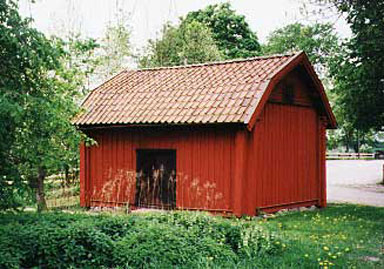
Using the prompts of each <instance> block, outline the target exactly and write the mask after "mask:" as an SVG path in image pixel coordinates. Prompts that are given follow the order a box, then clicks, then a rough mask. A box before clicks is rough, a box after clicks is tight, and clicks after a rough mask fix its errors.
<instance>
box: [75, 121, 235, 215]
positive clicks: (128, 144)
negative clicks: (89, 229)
mask: <svg viewBox="0 0 384 269" xmlns="http://www.w3.org/2000/svg"><path fill="white" fill-rule="evenodd" d="M232 133H233V132H231V131H228V128H188V129H183V128H176V129H172V128H156V129H153V128H149V129H148V128H147V129H132V128H131V129H130V128H124V129H123V128H121V129H105V130H98V131H92V136H93V137H94V138H95V139H96V141H97V142H98V146H92V147H90V148H86V149H85V151H88V156H89V161H88V162H87V165H86V166H87V168H88V170H87V171H88V175H87V176H85V175H83V176H84V177H85V178H86V180H85V181H86V182H87V183H86V184H83V185H85V186H84V187H83V188H82V189H84V190H85V191H84V192H82V193H84V194H85V195H83V196H85V197H83V198H82V199H81V200H82V201H83V205H84V206H98V205H100V206H108V205H110V206H115V205H119V204H120V205H121V204H122V203H127V202H130V203H131V204H133V203H134V194H135V185H136V149H175V150H176V162H177V163H176V170H177V171H176V173H177V183H176V189H177V192H176V201H177V207H178V208H190V209H211V210H218V211H229V210H230V209H231V206H232V195H231V178H232V176H233V175H232V171H231V167H232V165H233V164H232V162H233V158H232V157H231V156H232V151H233V147H234V144H233V135H232ZM83 151H84V150H83ZM82 156H85V154H84V153H83V154H82Z"/></svg>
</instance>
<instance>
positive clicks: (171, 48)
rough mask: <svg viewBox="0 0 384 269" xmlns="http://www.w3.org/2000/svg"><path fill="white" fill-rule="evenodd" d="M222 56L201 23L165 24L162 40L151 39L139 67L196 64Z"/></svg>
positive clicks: (218, 58) (209, 33)
mask: <svg viewBox="0 0 384 269" xmlns="http://www.w3.org/2000/svg"><path fill="white" fill-rule="evenodd" d="M221 58H222V55H221V53H220V51H219V49H218V48H217V46H216V44H215V41H214V40H213V38H212V34H211V31H210V30H209V28H208V27H206V26H205V25H204V24H202V23H200V22H197V21H192V22H190V23H182V24H180V25H178V26H172V25H171V24H169V23H167V24H166V25H164V27H163V30H162V36H161V38H159V39H157V40H150V41H149V44H148V48H147V53H146V55H145V56H144V57H142V58H141V59H140V60H139V65H140V66H141V67H153V66H172V65H183V64H195V63H202V62H208V61H214V60H220V59H221Z"/></svg>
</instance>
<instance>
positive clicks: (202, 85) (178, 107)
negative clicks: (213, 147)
mask: <svg viewBox="0 0 384 269" xmlns="http://www.w3.org/2000/svg"><path fill="white" fill-rule="evenodd" d="M297 55H298V54H294V55H278V56H270V57H256V58H250V59H244V60H232V61H224V62H215V63H206V64H196V65H186V66H177V67H160V68H151V69H141V70H125V71H122V72H121V73H119V74H118V75H116V76H114V77H113V78H111V79H110V80H108V81H106V82H105V83H103V84H102V85H101V86H99V87H97V88H96V89H94V90H93V91H92V92H91V93H90V94H89V95H88V96H87V98H86V99H85V100H84V102H83V104H82V107H83V108H84V111H83V112H82V113H81V114H80V115H78V116H77V117H76V118H75V119H74V121H73V123H74V124H76V125H79V126H81V125H99V124H102V125H108V124H160V123H166V124H191V123H200V124H209V123H245V124H247V123H248V121H249V120H250V115H252V114H253V112H254V110H255V107H256V106H257V105H258V103H259V100H260V98H261V96H262V95H263V91H265V89H266V87H265V84H267V83H268V81H269V80H270V79H271V77H272V76H274V75H275V74H276V72H278V71H279V70H281V68H282V67H284V66H285V65H287V64H288V63H289V62H290V61H292V60H293V59H294V58H295V57H297Z"/></svg>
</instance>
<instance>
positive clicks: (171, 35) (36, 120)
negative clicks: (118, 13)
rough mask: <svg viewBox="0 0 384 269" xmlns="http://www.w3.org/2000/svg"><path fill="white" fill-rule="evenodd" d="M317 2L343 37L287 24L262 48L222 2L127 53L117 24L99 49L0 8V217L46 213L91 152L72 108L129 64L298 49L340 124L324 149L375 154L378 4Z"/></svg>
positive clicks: (382, 74) (382, 12) (324, 27)
mask: <svg viewBox="0 0 384 269" xmlns="http://www.w3.org/2000/svg"><path fill="white" fill-rule="evenodd" d="M316 2H317V4H319V5H320V7H324V6H332V7H333V8H334V9H335V10H336V12H337V13H339V14H345V16H346V18H347V22H348V24H349V26H350V27H351V30H352V36H351V38H349V39H347V40H343V39H340V38H339V37H338V35H337V34H336V32H335V30H334V28H333V26H332V25H331V24H326V23H325V24H324V23H312V24H302V23H293V24H289V25H286V26H284V27H282V28H280V29H277V30H275V31H273V32H272V33H271V34H270V35H269V36H268V38H267V40H266V42H265V43H264V44H261V43H260V42H259V40H258V38H257V35H256V33H255V32H253V31H252V30H251V28H250V26H249V24H248V23H247V21H246V19H245V17H244V16H243V15H241V14H238V13H237V12H236V11H235V10H234V9H233V8H232V7H231V5H230V4H229V3H224V4H217V5H210V6H207V7H206V8H204V9H201V10H197V11H192V12H189V13H188V14H187V15H186V16H184V17H182V18H180V21H179V22H178V23H177V24H170V23H166V24H165V25H164V26H163V28H162V31H161V33H160V36H159V37H158V38H157V39H154V40H149V41H148V44H147V46H146V47H145V48H144V49H143V51H142V52H141V53H134V52H133V51H132V46H131V44H130V30H129V28H128V25H127V23H126V19H123V17H122V18H120V19H119V20H118V21H117V23H115V24H110V25H108V26H107V27H106V32H105V36H104V38H102V39H101V40H94V39H89V38H84V37H82V36H81V35H79V34H78V33H75V32H72V33H69V34H67V35H65V36H61V37H57V36H56V37H55V36H52V37H47V36H45V35H44V34H42V33H41V32H39V31H38V30H36V29H34V28H33V27H32V26H31V19H29V18H22V17H21V16H20V15H19V12H18V6H17V1H12V0H0V55H1V57H0V76H1V79H0V119H1V120H0V125H1V126H0V176H1V177H0V209H7V208H18V207H20V206H21V205H23V204H25V201H26V200H28V199H27V198H29V199H30V200H32V201H35V202H37V206H38V209H39V210H44V209H46V201H45V198H44V180H45V178H46V177H47V176H48V175H51V174H55V173H58V172H59V171H64V173H65V174H66V175H68V174H70V173H76V171H77V168H78V162H79V156H78V145H79V143H80V141H81V140H83V141H85V142H86V143H92V141H91V140H89V139H87V138H86V136H85V135H83V134H82V133H81V132H79V131H78V130H76V128H75V127H74V126H73V125H72V124H71V119H72V118H73V117H74V116H75V115H76V114H77V113H78V112H79V103H80V101H81V100H82V99H83V98H84V96H85V94H87V92H88V90H89V88H92V86H93V85H95V84H96V83H100V82H102V81H103V80H105V79H106V78H108V77H110V76H112V75H113V74H116V73H117V72H119V71H120V70H121V69H123V68H126V67H128V66H129V65H130V64H132V63H133V62H136V64H137V65H138V66H139V67H141V68H144V67H156V66H173V65H184V64H194V63H201V62H208V61H218V60H225V59H236V58H246V57H253V56H259V55H269V54H277V53H278V54H280V53H290V52H294V51H298V50H304V51H305V52H306V53H307V54H308V56H309V58H310V59H311V61H312V63H313V64H314V65H315V68H316V70H317V72H318V74H319V75H320V77H321V78H322V79H323V81H324V82H325V86H326V88H327V92H328V95H329V96H330V99H331V103H332V106H333V108H334V111H335V113H336V117H337V119H338V123H339V127H340V128H339V129H338V130H336V131H334V132H331V133H329V143H328V146H329V148H337V147H342V146H343V147H345V149H347V150H348V149H350V148H353V149H354V150H356V151H359V149H360V148H361V146H362V145H369V146H375V145H374V143H375V139H376V136H377V134H378V133H379V132H380V131H383V123H384V68H383V67H384V21H383V19H382V18H383V17H384V3H383V2H381V1H373V0H369V1H348V0H331V1H316Z"/></svg>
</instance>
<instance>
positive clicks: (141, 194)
mask: <svg viewBox="0 0 384 269" xmlns="http://www.w3.org/2000/svg"><path fill="white" fill-rule="evenodd" d="M136 175H137V181H136V206H138V207H151V208H167V209H172V208H175V206H176V150H169V149H138V150H136Z"/></svg>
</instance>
